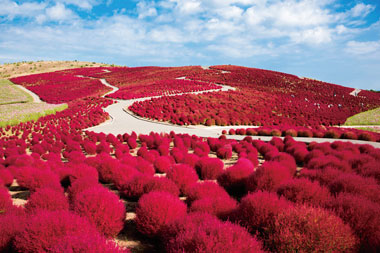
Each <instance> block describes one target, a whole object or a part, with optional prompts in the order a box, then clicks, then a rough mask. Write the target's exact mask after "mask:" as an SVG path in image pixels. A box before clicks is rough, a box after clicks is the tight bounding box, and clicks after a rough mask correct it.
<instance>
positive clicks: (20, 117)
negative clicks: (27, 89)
mask: <svg viewBox="0 0 380 253" xmlns="http://www.w3.org/2000/svg"><path fill="white" fill-rule="evenodd" d="M67 107H68V105H67V104H61V105H54V104H46V103H20V104H6V105H0V127H6V126H9V125H10V126H14V125H17V124H19V123H21V122H28V121H37V120H38V119H39V118H41V117H43V116H47V115H50V114H55V113H56V112H58V111H63V110H65V109H66V108H67Z"/></svg>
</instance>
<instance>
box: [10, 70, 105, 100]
mask: <svg viewBox="0 0 380 253" xmlns="http://www.w3.org/2000/svg"><path fill="white" fill-rule="evenodd" d="M11 81H12V82H13V83H16V84H20V85H22V86H24V87H25V88H27V89H29V90H31V91H33V92H34V93H36V94H37V95H38V96H39V97H40V98H41V99H42V100H44V101H45V102H48V103H54V104H59V103H65V102H70V101H72V100H74V99H78V98H84V97H88V96H91V95H92V96H97V95H102V94H104V93H106V92H107V91H110V88H109V87H107V86H105V85H103V84H102V83H101V82H100V80H98V79H90V78H85V77H77V76H75V75H73V74H70V73H65V72H64V71H56V72H49V73H43V74H34V75H29V76H21V77H16V78H12V79H11Z"/></svg>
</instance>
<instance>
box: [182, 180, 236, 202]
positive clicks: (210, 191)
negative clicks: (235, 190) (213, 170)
mask: <svg viewBox="0 0 380 253" xmlns="http://www.w3.org/2000/svg"><path fill="white" fill-rule="evenodd" d="M207 197H216V198H228V197H229V195H228V193H227V192H226V190H225V189H224V188H223V187H221V186H220V185H218V184H217V183H216V182H214V181H203V182H197V183H195V184H193V185H192V186H191V188H190V189H189V191H188V192H187V199H186V201H187V202H189V203H191V202H192V201H195V200H198V199H203V198H207Z"/></svg>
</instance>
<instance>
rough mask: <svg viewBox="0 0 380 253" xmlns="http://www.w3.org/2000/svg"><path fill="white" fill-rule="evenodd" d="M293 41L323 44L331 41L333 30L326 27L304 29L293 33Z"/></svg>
mask: <svg viewBox="0 0 380 253" xmlns="http://www.w3.org/2000/svg"><path fill="white" fill-rule="evenodd" d="M291 38H292V40H293V41H295V42H297V43H303V42H304V43H308V44H315V45H318V44H323V43H328V42H331V40H332V38H331V30H330V29H328V28H326V27H316V28H313V29H307V30H302V31H300V32H294V33H292V34H291Z"/></svg>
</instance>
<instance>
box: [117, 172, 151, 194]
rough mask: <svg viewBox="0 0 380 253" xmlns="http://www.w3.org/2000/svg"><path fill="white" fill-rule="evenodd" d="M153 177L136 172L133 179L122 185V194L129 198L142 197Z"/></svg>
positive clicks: (120, 188) (120, 189)
mask: <svg viewBox="0 0 380 253" xmlns="http://www.w3.org/2000/svg"><path fill="white" fill-rule="evenodd" d="M152 178H153V176H151V175H147V174H142V173H140V172H138V173H136V174H135V175H134V176H133V177H132V178H131V179H129V180H128V181H126V182H125V183H124V184H121V185H120V187H119V191H120V194H121V196H123V197H125V198H129V199H138V198H140V197H141V196H142V195H143V194H144V193H145V187H146V185H147V184H148V183H149V182H150V180H151V179H152Z"/></svg>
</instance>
